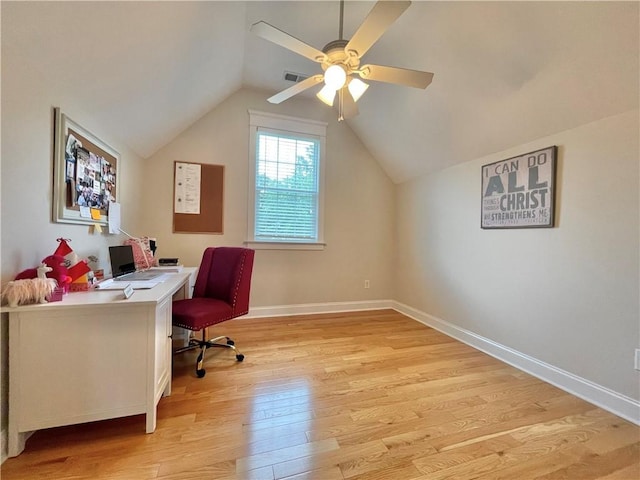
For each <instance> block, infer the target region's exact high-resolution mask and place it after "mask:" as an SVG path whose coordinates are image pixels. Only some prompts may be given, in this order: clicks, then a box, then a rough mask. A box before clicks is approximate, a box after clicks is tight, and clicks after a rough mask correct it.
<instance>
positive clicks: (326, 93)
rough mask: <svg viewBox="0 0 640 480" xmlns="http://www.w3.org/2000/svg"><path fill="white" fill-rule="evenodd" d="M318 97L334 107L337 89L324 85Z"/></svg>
mask: <svg viewBox="0 0 640 480" xmlns="http://www.w3.org/2000/svg"><path fill="white" fill-rule="evenodd" d="M316 97H318V98H319V99H320V100H322V101H323V102H324V103H326V104H327V105H329V106H330V107H333V100H334V99H335V98H336V90H335V89H334V88H333V87H331V86H329V85H325V86H324V87H322V90H320V91H319V92H318V93H316Z"/></svg>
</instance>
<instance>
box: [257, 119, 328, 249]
mask: <svg viewBox="0 0 640 480" xmlns="http://www.w3.org/2000/svg"><path fill="white" fill-rule="evenodd" d="M249 117H250V127H251V142H250V144H251V149H250V165H251V168H250V176H251V178H250V195H249V229H248V230H249V241H248V242H247V243H251V244H252V246H254V247H256V248H297V249H322V248H323V246H324V243H323V241H324V237H323V223H324V222H323V216H322V215H323V198H324V195H323V175H322V169H323V163H324V162H323V159H324V149H325V138H326V125H327V124H326V123H324V122H317V121H312V120H306V119H300V118H293V117H285V116H282V115H273V114H268V113H262V112H255V111H250V112H249Z"/></svg>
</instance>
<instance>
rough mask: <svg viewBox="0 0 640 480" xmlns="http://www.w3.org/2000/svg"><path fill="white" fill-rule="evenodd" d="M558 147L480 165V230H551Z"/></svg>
mask: <svg viewBox="0 0 640 480" xmlns="http://www.w3.org/2000/svg"><path fill="white" fill-rule="evenodd" d="M556 152H557V147H556V146H552V147H547V148H544V149H542V150H536V151H535V152H531V153H526V154H524V155H520V156H518V157H513V158H509V159H507V160H502V161H499V162H495V163H490V164H488V165H483V166H482V203H481V227H482V228H535V227H538V228H540V227H553V226H554V210H555V183H556Z"/></svg>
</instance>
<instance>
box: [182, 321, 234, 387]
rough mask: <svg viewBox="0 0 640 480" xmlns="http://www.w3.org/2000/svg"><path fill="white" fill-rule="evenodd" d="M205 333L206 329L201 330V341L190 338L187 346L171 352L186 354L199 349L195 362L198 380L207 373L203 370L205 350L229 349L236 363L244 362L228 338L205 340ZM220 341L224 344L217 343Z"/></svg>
mask: <svg viewBox="0 0 640 480" xmlns="http://www.w3.org/2000/svg"><path fill="white" fill-rule="evenodd" d="M205 332H206V329H203V330H202V340H198V339H196V338H190V339H189V345H187V346H185V347H181V348H178V349H176V350H174V351H173V353H174V354H176V353H182V352H186V351H188V350H194V349H196V348H199V349H200V353H199V354H198V359H197V360H196V375H197V376H198V378H202V377H204V376H205V374H206V373H207V372H206V370H205V369H204V368H203V364H204V353H205V352H206V351H207V348H215V347H220V348H230V349H232V350H233V351H234V352H235V354H236V360H237V361H239V362H241V361H243V360H244V355H243V354H242V353H240V350H238V348H237V347H236V345H235V342H234V341H233V340H231V339H230V338H229V337H226V336H224V335H222V336H221V337H216V338H212V339H210V340H207V337H206V333H205ZM221 340H222V341H224V342H225V343H218V342H220V341H221Z"/></svg>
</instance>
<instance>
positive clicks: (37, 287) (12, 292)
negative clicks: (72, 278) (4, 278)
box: [2, 278, 57, 308]
mask: <svg viewBox="0 0 640 480" xmlns="http://www.w3.org/2000/svg"><path fill="white" fill-rule="evenodd" d="M56 284H57V283H56V281H55V280H54V279H53V278H25V279H23V280H13V281H11V282H8V283H7V284H6V285H5V287H4V289H3V290H2V303H3V304H5V303H7V304H9V307H12V308H13V307H17V306H18V305H29V304H32V303H47V298H46V297H47V296H49V295H51V294H52V293H53V290H54V289H55V288H56Z"/></svg>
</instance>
